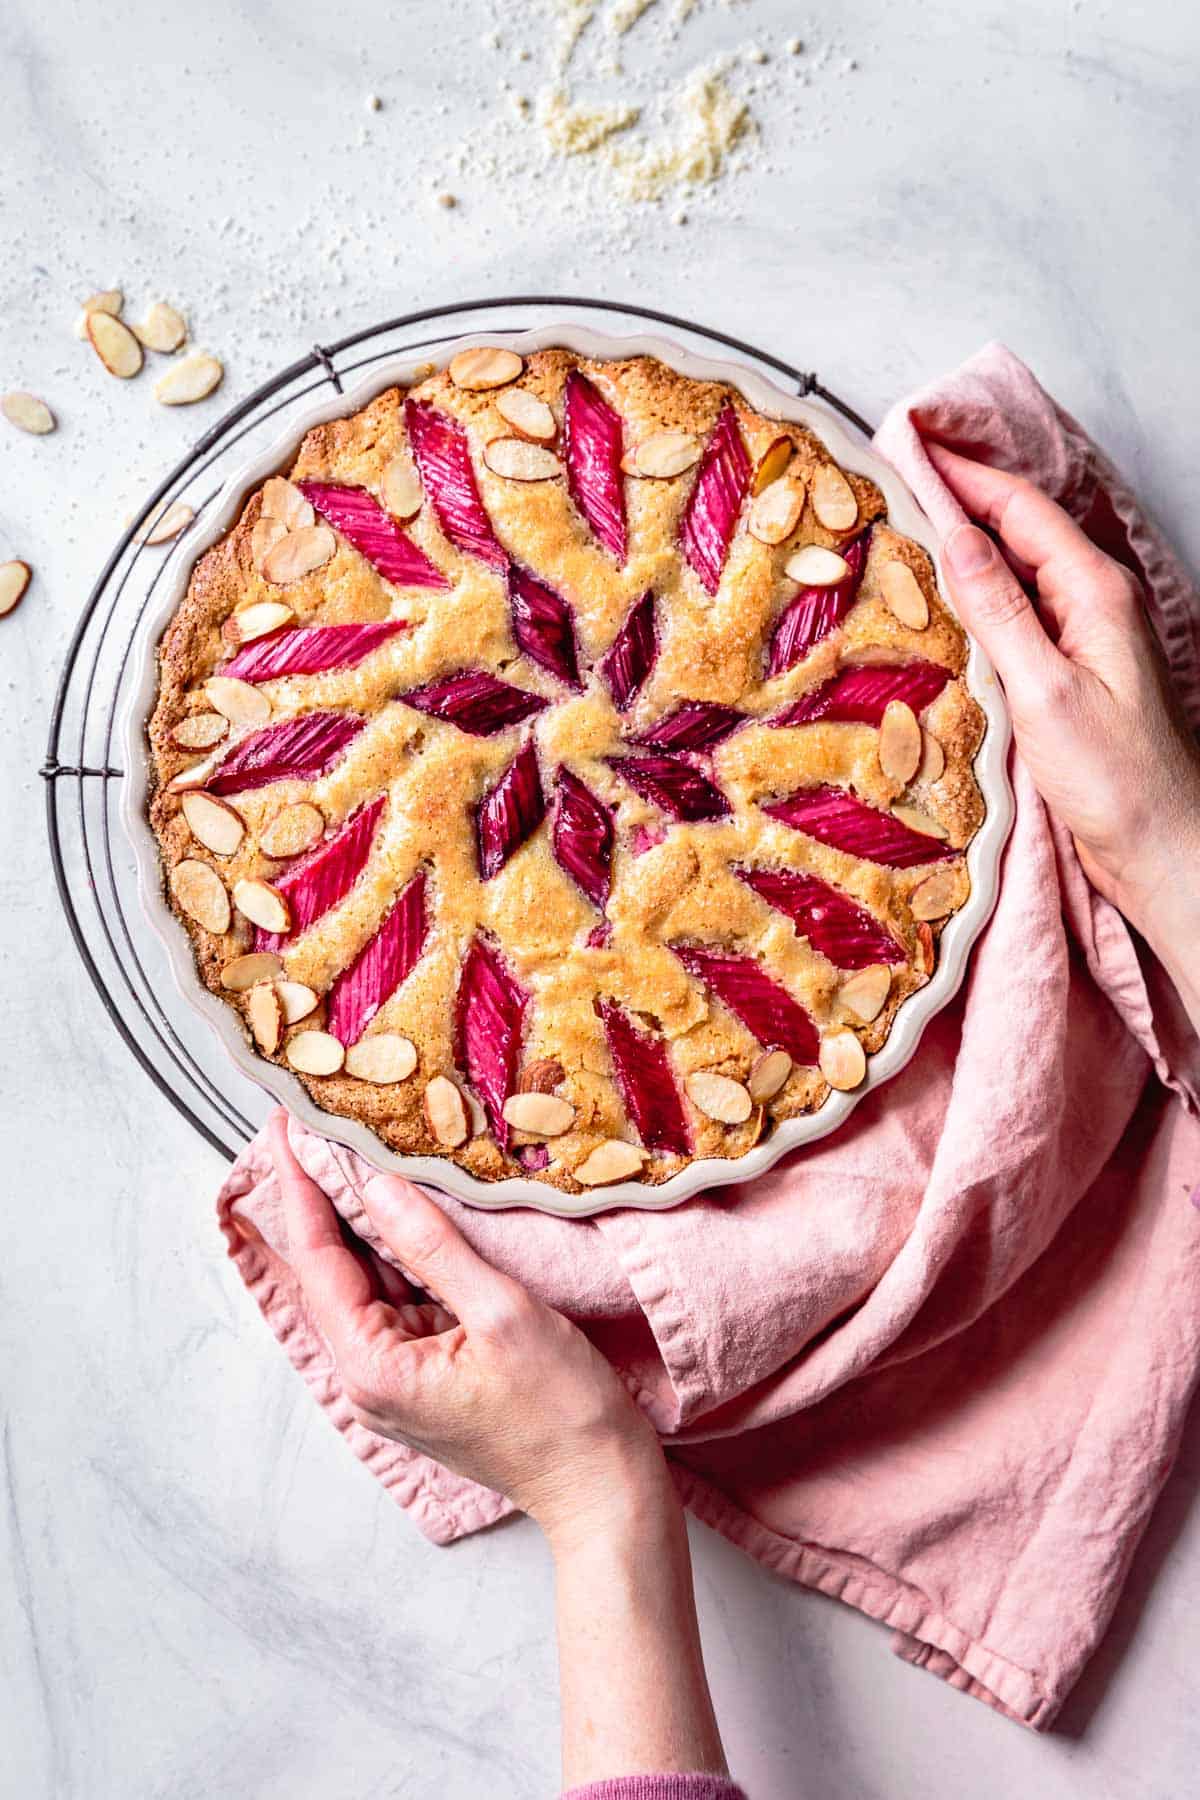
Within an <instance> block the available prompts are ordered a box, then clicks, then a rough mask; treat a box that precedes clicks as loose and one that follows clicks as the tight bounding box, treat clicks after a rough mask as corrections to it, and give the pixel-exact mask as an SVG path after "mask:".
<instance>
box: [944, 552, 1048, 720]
mask: <svg viewBox="0 0 1200 1800" xmlns="http://www.w3.org/2000/svg"><path fill="white" fill-rule="evenodd" d="M942 560H943V562H944V564H945V569H946V577H947V580H948V582H949V585H950V593H951V596H952V598H953V600H954V604H955V606H956V607H957V609H958V613H959V617H960V618H961V619H962V621H963V624H964V625H965V626H966V627H967V629H968V631H970V632H972V633H973V635H974V636H975V637H977V638H978V639H979V642H980V643H981V644H982V645H983V647H984V649H985V650H986V651H987V653H988V655H989V656H990V657H991V659H992V662H993V663H994V664H995V666H996V671H997V673H998V674H999V676H1000V679H1001V681H1003V683H1004V685H1005V687H1006V688H1007V689H1009V691H1010V693H1011V692H1014V691H1017V692H1033V691H1038V690H1040V691H1044V690H1045V688H1046V686H1047V684H1048V683H1049V681H1050V678H1051V677H1052V676H1055V675H1060V676H1061V675H1065V674H1066V673H1067V671H1068V668H1069V665H1068V664H1067V661H1066V658H1065V657H1063V656H1062V655H1061V654H1060V653H1059V651H1058V650H1056V649H1055V647H1054V645H1053V644H1052V643H1051V641H1050V639H1049V638H1048V637H1047V636H1046V633H1045V631H1044V630H1043V629H1042V626H1041V623H1040V621H1039V619H1038V617H1037V614H1036V613H1035V612H1034V610H1033V607H1032V605H1031V604H1030V600H1029V596H1028V594H1026V592H1025V589H1024V588H1023V587H1022V586H1021V583H1020V582H1019V581H1018V580H1017V578H1016V576H1015V575H1014V574H1013V572H1012V570H1011V569H1010V568H1009V566H1008V564H1007V563H1006V562H1005V560H1004V558H1003V557H1002V556H1001V554H1000V552H999V550H997V548H996V546H995V544H993V542H992V540H991V538H990V537H988V535H987V533H986V532H984V531H981V530H980V529H979V527H978V525H958V526H956V527H955V529H954V530H953V531H952V532H951V533H950V536H949V537H948V538H947V539H946V541H945V543H944V544H943V545H942Z"/></svg>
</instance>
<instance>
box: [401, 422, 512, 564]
mask: <svg viewBox="0 0 1200 1800" xmlns="http://www.w3.org/2000/svg"><path fill="white" fill-rule="evenodd" d="M404 423H405V425H406V426H407V428H408V437H409V442H410V443H411V444H412V450H413V456H414V457H415V459H416V464H417V469H418V471H419V472H420V476H421V485H422V487H423V488H424V489H425V492H426V494H427V495H428V497H429V499H430V501H431V502H432V504H433V510H434V512H435V513H436V514H437V517H438V524H439V525H440V526H441V528H442V530H443V531H444V532H445V534H446V536H447V537H448V538H449V539H450V542H451V543H452V544H454V545H456V546H457V548H458V549H460V550H465V551H467V553H468V554H469V555H471V556H478V557H482V559H483V561H484V562H486V563H491V565H492V567H493V568H495V569H503V568H505V567H506V566H507V564H508V556H507V554H506V552H505V551H504V549H503V548H502V546H501V545H500V544H498V543H497V541H496V534H495V532H494V531H493V530H492V521H491V520H490V519H489V518H488V516H487V510H486V508H485V507H484V504H483V501H482V500H481V499H480V497H479V489H478V487H477V486H476V483H475V470H474V468H473V467H472V464H471V446H470V444H469V443H468V441H467V434H466V432H465V431H464V430H463V428H462V426H461V425H460V424H459V422H458V420H457V419H452V418H451V417H450V415H449V413H444V412H441V411H440V410H439V409H438V408H437V407H436V406H431V405H430V404H429V402H428V401H427V400H408V401H406V402H405V407H404Z"/></svg>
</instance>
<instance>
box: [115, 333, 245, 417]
mask: <svg viewBox="0 0 1200 1800" xmlns="http://www.w3.org/2000/svg"><path fill="white" fill-rule="evenodd" d="M122 329H123V328H122ZM130 336H131V337H132V336H133V334H132V332H131V333H130ZM134 342H135V343H136V342H137V339H136V338H134ZM138 355H139V356H140V355H141V348H140V347H139V349H138ZM224 374H225V370H224V368H223V366H222V365H221V364H220V363H219V362H218V361H217V359H216V357H215V356H205V355H198V356H185V357H184V358H183V359H182V361H181V362H175V363H172V364H171V367H170V368H169V369H168V370H167V372H166V374H165V375H160V376H159V378H158V380H157V381H156V382H155V384H154V398H155V399H156V400H157V401H158V402H159V404H160V405H161V406H194V405H195V403H196V401H197V400H207V398H208V396H209V395H210V394H211V393H212V391H213V389H214V388H217V387H220V385H221V381H222V378H223V377H224Z"/></svg>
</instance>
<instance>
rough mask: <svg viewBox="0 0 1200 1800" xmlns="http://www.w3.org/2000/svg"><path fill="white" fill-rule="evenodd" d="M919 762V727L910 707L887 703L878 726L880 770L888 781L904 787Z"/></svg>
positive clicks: (894, 702)
mask: <svg viewBox="0 0 1200 1800" xmlns="http://www.w3.org/2000/svg"><path fill="white" fill-rule="evenodd" d="M920 761H921V727H920V726H919V725H918V724H917V715H916V713H915V712H914V711H913V709H912V707H911V706H909V705H907V704H906V703H905V702H904V701H903V700H889V701H888V703H887V705H886V706H885V707H884V709H883V719H882V721H881V723H880V726H879V766H880V768H881V769H882V770H883V772H884V774H885V775H886V776H887V778H888V780H889V781H895V782H898V783H899V785H900V786H901V787H907V786H908V784H909V782H910V781H911V780H912V778H913V776H914V775H915V774H916V772H917V768H918V765H919V764H920Z"/></svg>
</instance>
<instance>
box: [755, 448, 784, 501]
mask: <svg viewBox="0 0 1200 1800" xmlns="http://www.w3.org/2000/svg"><path fill="white" fill-rule="evenodd" d="M793 448H794V446H793V444H792V440H791V438H786V437H777V438H776V439H775V442H774V443H773V444H772V445H770V447H769V448H768V449H767V450H766V451H764V453H763V455H762V456H760V457H759V459H758V467H757V468H756V469H755V471H754V479H753V481H752V482H751V483H750V493H751V496H752V497H753V498H755V499H757V497H758V495H759V494H761V493H762V491H763V489H764V488H769V487H770V486H771V483H772V482H773V481H778V480H779V477H780V476H781V475H782V474H783V472H784V470H785V469H786V468H787V466H788V464H789V463H790V462H791V460H792V451H793Z"/></svg>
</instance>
